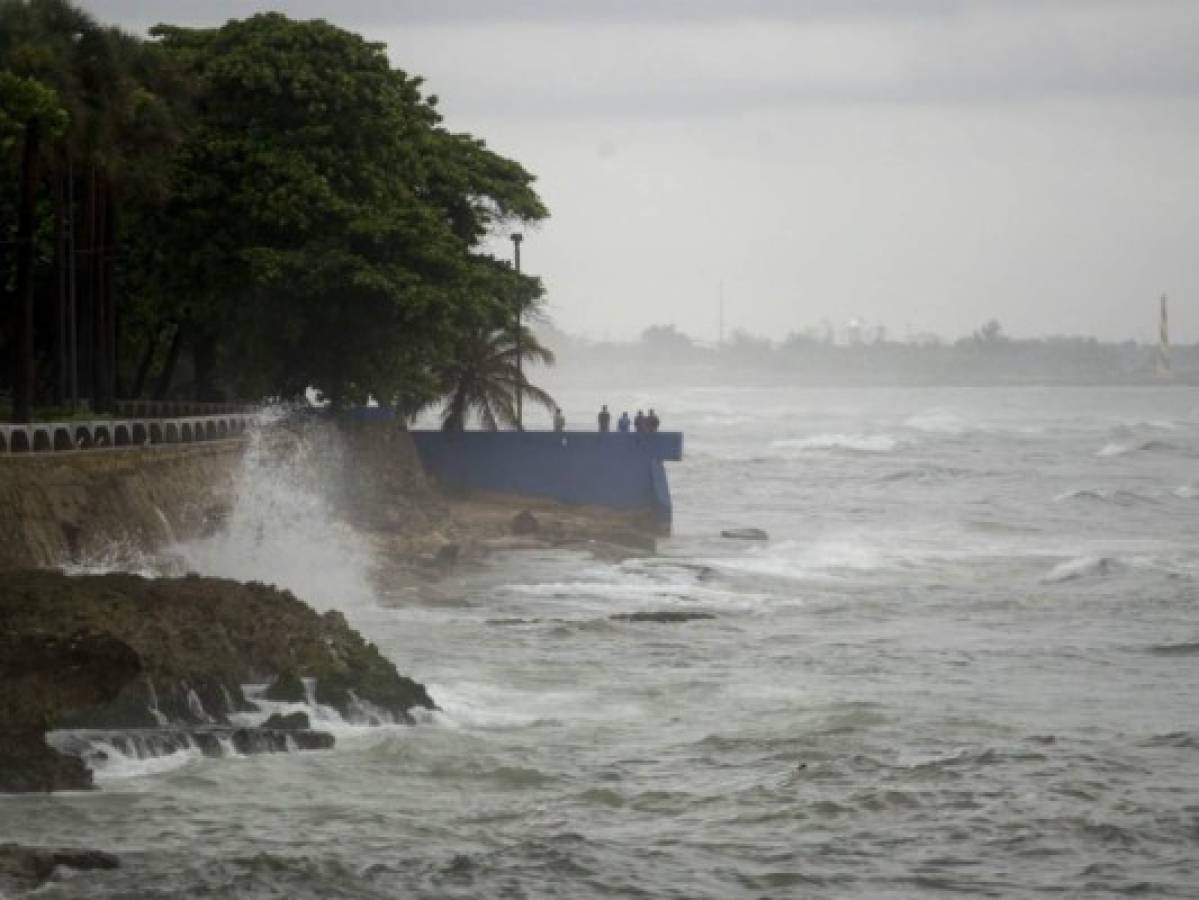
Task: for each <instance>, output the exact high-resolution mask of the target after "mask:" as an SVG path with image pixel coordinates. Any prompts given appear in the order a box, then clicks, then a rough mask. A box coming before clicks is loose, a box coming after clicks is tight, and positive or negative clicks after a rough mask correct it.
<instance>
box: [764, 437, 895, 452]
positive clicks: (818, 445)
mask: <svg viewBox="0 0 1199 900" xmlns="http://www.w3.org/2000/svg"><path fill="white" fill-rule="evenodd" d="M903 445H904V442H903V441H901V440H900V439H899V438H897V437H894V436H892V435H889V434H814V435H811V436H809V437H802V438H787V439H785V440H777V441H771V442H770V446H771V448H773V449H775V450H798V451H800V452H805V451H813V450H815V451H829V450H833V451H837V450H840V451H850V452H853V453H891V452H892V451H894V450H898V449H899V448H900V447H902V446H903Z"/></svg>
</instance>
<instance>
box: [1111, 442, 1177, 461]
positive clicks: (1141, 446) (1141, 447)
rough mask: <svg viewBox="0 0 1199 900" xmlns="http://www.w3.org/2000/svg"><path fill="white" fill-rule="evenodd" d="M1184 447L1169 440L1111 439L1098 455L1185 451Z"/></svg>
mask: <svg viewBox="0 0 1199 900" xmlns="http://www.w3.org/2000/svg"><path fill="white" fill-rule="evenodd" d="M1185 452H1186V451H1185V450H1183V448H1181V447H1178V446H1176V445H1175V444H1171V443H1170V442H1169V441H1159V440H1144V441H1138V440H1133V441H1111V442H1110V443H1107V444H1104V446H1103V447H1102V448H1100V450H1099V452H1098V453H1096V454H1095V455H1096V456H1101V457H1112V456H1128V455H1129V454H1132V453H1185Z"/></svg>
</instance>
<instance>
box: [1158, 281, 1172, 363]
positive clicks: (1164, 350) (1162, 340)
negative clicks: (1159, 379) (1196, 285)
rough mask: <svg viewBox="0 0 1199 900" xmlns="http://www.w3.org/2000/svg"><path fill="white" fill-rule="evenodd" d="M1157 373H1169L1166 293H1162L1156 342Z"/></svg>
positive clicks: (1168, 330)
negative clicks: (1160, 314) (1159, 323)
mask: <svg viewBox="0 0 1199 900" xmlns="http://www.w3.org/2000/svg"><path fill="white" fill-rule="evenodd" d="M1157 374H1158V375H1162V376H1166V375H1169V374H1170V317H1169V314H1168V313H1167V311H1166V295H1165V294H1162V318H1161V326H1160V329H1159V331H1158V342H1157Z"/></svg>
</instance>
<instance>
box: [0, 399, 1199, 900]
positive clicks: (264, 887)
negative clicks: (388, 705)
mask: <svg viewBox="0 0 1199 900" xmlns="http://www.w3.org/2000/svg"><path fill="white" fill-rule="evenodd" d="M558 397H559V400H560V402H561V403H562V405H563V407H564V408H565V409H566V410H567V412H568V416H570V418H571V419H572V421H575V422H577V421H580V420H583V419H584V418H586V419H588V420H589V419H590V415H591V410H593V409H596V408H598V405H599V403H600V402H608V403H609V404H610V406H612V408H613V409H614V411H615V412H617V413H618V412H619V410H620V409H621V408H623V407H624V405H626V404H627V405H628V406H629V407H630V408H631V409H635V408H636V407H637V406H642V407H648V406H650V405H653V406H655V407H656V408H657V409H658V411H659V412H660V413H662V414H663V418H664V427H665V428H671V429H681V430H684V431H685V432H686V434H687V444H686V459H685V460H684V461H683V462H681V463H676V464H672V465H671V466H670V467H669V468H670V476H671V485H672V489H673V493H674V500H675V509H676V522H675V535H674V537H673V538H671V539H670V540H668V541H664V542H663V543H662V546H661V547H660V552H659V555H658V556H656V557H654V558H651V559H637V560H629V561H626V562H624V563H608V562H601V561H597V560H594V559H590V558H588V557H586V556H583V555H579V554H572V553H560V552H544V553H523V554H505V555H498V556H496V557H494V558H492V559H491V560H489V561H488V562H487V563H486V564H484V565H482V566H480V567H477V568H471V569H464V570H462V571H460V572H458V573H456V574H454V575H452V576H450V577H449V578H447V579H446V580H444V581H443V582H441V583H439V584H436V585H432V586H428V587H422V588H412V587H410V586H403V585H399V584H397V585H395V586H390V585H388V584H387V583H386V578H384V580H383V583H382V585H380V586H379V587H372V586H371V583H370V579H369V577H368V576H367V573H366V571H365V569H366V568H367V566H368V565H369V562H368V560H367V557H366V552H365V548H364V546H363V545H362V543H361V542H360V541H359V540H358V539H357V537H356V536H355V535H353V534H352V533H348V532H346V531H345V530H344V529H333V530H332V531H331V530H330V527H329V524H328V522H326V521H324V520H323V519H322V515H321V509H320V505H319V503H315V502H314V501H311V499H310V498H307V497H306V496H305V494H304V491H303V485H302V484H297V483H296V482H295V480H294V479H295V478H296V477H297V476H296V475H295V474H294V473H292V474H288V475H286V476H285V475H284V474H283V473H271V472H267V471H262V470H257V471H254V472H251V473H249V474H248V478H247V484H246V490H247V496H248V498H249V497H252V499H248V500H247V502H246V503H245V504H244V507H245V508H244V509H239V511H238V512H237V514H235V516H234V518H233V520H232V521H231V523H230V528H231V529H233V530H234V531H235V532H237V531H238V530H239V529H241V530H245V531H248V532H251V533H253V534H255V536H256V539H257V541H258V543H257V545H256V546H257V547H258V551H257V552H256V553H250V554H247V552H246V547H247V542H246V541H244V540H239V539H238V537H239V536H238V535H237V534H236V533H235V534H234V535H232V536H230V539H228V540H226V541H224V542H222V540H221V539H219V538H218V539H215V540H213V541H209V542H207V543H206V544H204V545H197V546H194V547H189V548H183V549H184V555H185V556H186V557H187V558H188V559H189V560H190V561H191V564H192V565H193V566H194V567H196V568H198V569H200V570H202V571H206V572H210V573H212V574H229V575H234V576H237V577H259V578H262V579H264V580H272V581H276V582H278V583H281V584H284V585H286V586H288V587H291V588H292V589H293V590H295V591H296V592H297V593H298V594H299V595H300V596H302V597H305V598H306V599H310V600H311V601H312V602H314V604H316V605H318V606H321V607H328V606H339V607H342V608H345V609H346V610H347V613H348V615H349V616H350V618H351V620H352V621H353V622H354V623H355V624H356V625H357V626H358V627H360V628H361V629H362V630H363V631H364V632H366V633H367V634H368V635H369V636H370V638H371V639H372V640H374V641H376V642H377V643H378V644H379V645H380V647H381V648H382V649H383V650H384V652H386V653H388V654H389V655H390V656H391V657H392V658H393V659H395V660H396V662H397V664H398V665H399V667H400V669H401V670H402V671H404V672H406V673H407V674H410V675H412V676H413V677H415V678H417V679H419V680H421V681H424V682H426V683H427V684H428V685H429V688H430V691H431V692H432V693H433V695H434V697H435V699H436V700H437V701H438V702H439V703H440V704H441V705H442V707H443V708H444V713H442V714H440V715H438V716H437V717H435V719H434V720H433V721H432V722H429V723H426V724H422V725H419V726H416V727H411V728H402V727H394V728H392V727H388V728H379V729H345V730H344V731H343V732H342V733H341V734H340V736H339V747H338V749H336V750H335V751H333V752H330V753H312V754H289V755H281V756H271V757H252V758H233V759H216V760H209V759H192V758H185V759H179V760H175V761H173V762H172V764H169V765H161V764H159V765H154V766H144V767H141V768H139V767H138V766H136V765H133V766H125V767H116V768H115V769H114V771H112V772H110V773H107V774H105V775H104V776H103V778H102V785H103V789H102V790H101V791H99V792H94V793H90V794H76V795H56V796H50V797H6V798H0V841H3V840H20V841H25V842H30V843H33V842H44V843H54V844H82V845H87V846H96V847H100V848H102V849H106V850H111V851H114V852H117V853H119V854H120V855H121V856H122V858H123V860H124V863H125V865H124V868H122V869H121V870H119V871H117V872H113V873H101V874H88V875H86V876H79V877H76V878H67V879H65V880H62V881H60V882H57V883H54V884H51V885H49V886H48V887H46V888H44V889H43V890H42V891H41V892H40V893H39V896H40V897H55V898H57V897H75V896H97V897H176V896H237V897H345V898H379V897H393V896H395V897H679V898H684V897H687V898H690V897H712V898H723V897H742V896H744V897H780V896H855V895H856V896H918V895H924V894H928V893H934V892H939V893H946V892H949V893H953V892H960V893H970V894H978V895H983V896H988V895H989V896H1003V897H1008V896H1032V895H1040V894H1056V895H1062V894H1064V895H1067V896H1099V895H1107V894H1123V893H1148V894H1151V895H1161V896H1194V895H1195V892H1196V885H1199V700H1197V699H1196V695H1197V689H1199V615H1197V612H1199V608H1197V603H1199V590H1197V588H1199V540H1197V539H1199V391H1197V390H1195V389H1186V388H1137V389H1109V388H1104V389H1064V388H1044V389H1036V388H1019V389H1015V388H1013V389H894V390H887V389H861V390H849V389H845V390H833V389H819V390H816V389H813V390H800V389H794V388H760V389H725V388H705V389H700V388H694V389H685V388H675V389H670V390H663V391H659V392H655V393H653V394H652V395H651V394H644V395H638V394H636V393H632V392H630V393H629V394H628V396H627V397H619V396H615V395H607V396H601V395H600V394H599V393H597V392H595V391H594V390H570V389H566V390H562V391H559V392H558ZM736 526H756V527H760V528H764V529H766V530H767V531H768V532H769V533H770V536H771V540H770V541H769V542H767V543H764V544H750V543H737V542H730V541H727V540H723V539H721V538H719V532H720V530H721V529H723V528H729V527H736ZM662 610H671V611H690V612H703V613H708V614H711V615H712V616H713V617H712V618H709V619H698V620H694V621H689V622H682V623H672V624H657V623H645V622H629V621H621V620H614V619H613V618H612V616H613V615H616V614H622V613H632V612H645V611H662Z"/></svg>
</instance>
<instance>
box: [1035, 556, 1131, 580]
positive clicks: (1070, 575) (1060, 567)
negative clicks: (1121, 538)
mask: <svg viewBox="0 0 1199 900" xmlns="http://www.w3.org/2000/svg"><path fill="white" fill-rule="evenodd" d="M1122 568H1123V566H1122V565H1121V563H1120V561H1119V560H1117V559H1116V558H1115V557H1112V556H1079V557H1076V558H1075V559H1068V560H1066V561H1065V562H1062V563H1058V564H1057V565H1056V566H1054V567H1053V568H1052V569H1050V570H1049V572H1048V573H1046V574H1045V576H1044V577H1043V578H1042V579H1041V581H1042V582H1043V583H1045V584H1062V583H1064V582H1067V581H1077V580H1078V579H1080V578H1095V577H1102V576H1105V575H1113V574H1115V573H1116V572H1119V571H1120V570H1121V569H1122Z"/></svg>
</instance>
